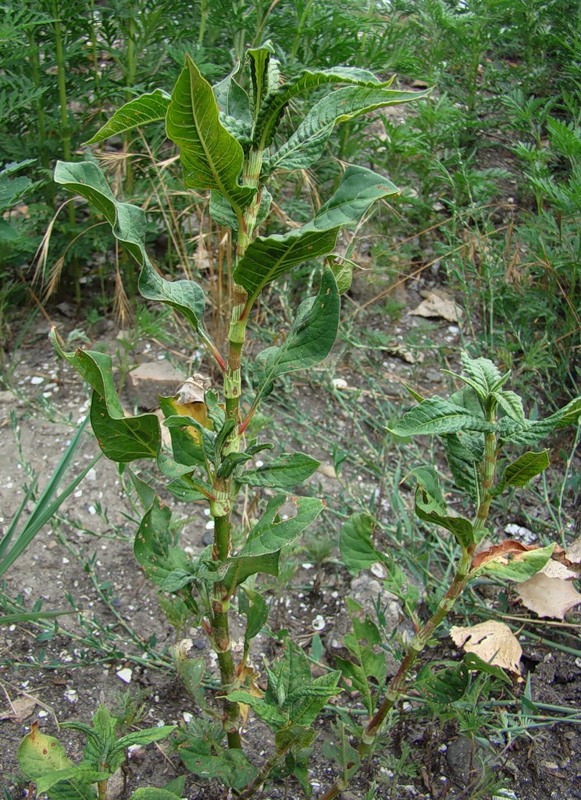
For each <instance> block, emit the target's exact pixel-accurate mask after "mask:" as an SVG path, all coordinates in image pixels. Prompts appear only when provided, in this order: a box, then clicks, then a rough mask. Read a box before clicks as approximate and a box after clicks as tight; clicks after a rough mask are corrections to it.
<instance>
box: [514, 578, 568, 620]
mask: <svg viewBox="0 0 581 800" xmlns="http://www.w3.org/2000/svg"><path fill="white" fill-rule="evenodd" d="M517 596H518V598H519V599H520V601H521V602H522V604H523V605H524V606H526V608H528V609H530V610H531V611H534V612H535V614H537V615H538V616H539V617H544V618H545V617H550V618H551V619H564V618H565V614H566V613H567V611H569V610H570V609H571V608H573V607H574V606H576V605H577V604H578V603H581V594H579V592H578V591H577V590H576V589H575V587H574V586H573V585H572V584H571V582H570V581H567V580H563V579H562V578H551V577H549V576H548V575H545V574H544V573H543V572H537V574H536V575H533V577H532V578H529V580H528V581H525V582H524V583H521V584H520V585H519V587H518V590H517Z"/></svg>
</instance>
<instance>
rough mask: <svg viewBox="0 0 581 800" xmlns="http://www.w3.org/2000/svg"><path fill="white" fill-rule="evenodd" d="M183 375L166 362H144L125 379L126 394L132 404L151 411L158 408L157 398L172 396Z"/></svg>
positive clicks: (181, 381)
mask: <svg viewBox="0 0 581 800" xmlns="http://www.w3.org/2000/svg"><path fill="white" fill-rule="evenodd" d="M182 383H183V375H182V374H181V373H180V372H178V370H177V369H176V368H175V367H173V366H172V365H171V364H170V363H169V362H168V361H158V362H154V361H146V362H145V363H144V364H140V365H139V366H138V367H137V368H136V369H134V370H132V371H131V372H130V373H129V375H128V377H127V394H128V395H129V399H130V400H131V402H132V403H134V404H136V405H137V406H139V408H143V409H145V410H147V411H151V410H153V409H154V408H159V397H160V395H163V396H173V395H174V394H175V393H176V391H177V389H178V388H179V386H180V384H182Z"/></svg>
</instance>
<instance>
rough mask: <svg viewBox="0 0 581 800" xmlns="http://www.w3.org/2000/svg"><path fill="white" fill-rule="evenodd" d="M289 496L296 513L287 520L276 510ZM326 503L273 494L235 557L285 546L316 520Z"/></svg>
mask: <svg viewBox="0 0 581 800" xmlns="http://www.w3.org/2000/svg"><path fill="white" fill-rule="evenodd" d="M287 499H290V502H291V503H292V505H293V506H295V509H296V513H295V514H294V516H292V517H289V518H288V519H281V518H280V516H279V512H280V510H281V508H282V506H283V505H284V503H285V502H286V501H287ZM324 507H325V504H324V503H323V501H322V500H317V499H316V498H314V497H291V498H287V497H285V496H284V495H280V494H279V495H276V496H275V497H273V498H271V499H270V500H269V501H268V504H267V506H266V510H265V512H264V514H263V515H262V517H261V518H260V519H259V521H258V522H257V523H256V525H255V526H254V528H252V530H251V531H250V533H249V534H248V539H247V541H246V544H245V545H244V547H243V548H242V549H241V550H240V553H239V554H238V556H239V557H240V556H244V557H248V556H258V555H263V554H265V553H275V552H277V551H278V550H280V549H281V548H282V547H284V546H285V545H288V544H290V543H291V542H293V541H294V540H295V539H296V538H297V537H298V536H299V535H300V534H301V533H302V532H303V531H304V529H305V528H306V527H307V526H308V525H310V524H311V523H312V522H314V521H315V520H316V518H317V517H318V516H319V514H320V513H321V511H322V510H323V508H324Z"/></svg>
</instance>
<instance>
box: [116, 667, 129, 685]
mask: <svg viewBox="0 0 581 800" xmlns="http://www.w3.org/2000/svg"><path fill="white" fill-rule="evenodd" d="M116 675H117V677H118V678H119V680H120V681H123V683H131V678H132V677H133V670H132V669H129V667H124V668H123V669H120V670H119V671H118V672H117V673H116Z"/></svg>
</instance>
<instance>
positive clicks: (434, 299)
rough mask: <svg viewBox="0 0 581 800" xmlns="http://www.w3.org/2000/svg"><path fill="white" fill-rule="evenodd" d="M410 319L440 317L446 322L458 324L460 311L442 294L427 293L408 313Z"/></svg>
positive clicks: (450, 299) (458, 307) (460, 315)
mask: <svg viewBox="0 0 581 800" xmlns="http://www.w3.org/2000/svg"><path fill="white" fill-rule="evenodd" d="M409 313H410V316H412V317H440V318H441V319H445V320H447V321H448V322H456V323H458V322H460V320H461V319H462V309H461V308H460V306H459V305H457V304H456V303H455V302H454V301H453V300H452V298H451V297H449V296H448V295H446V294H445V293H444V292H441V291H440V292H437V293H436V292H428V294H427V296H426V298H425V300H422V302H421V303H420V304H419V306H418V307H417V308H414V310H413V311H410V312H409Z"/></svg>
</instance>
